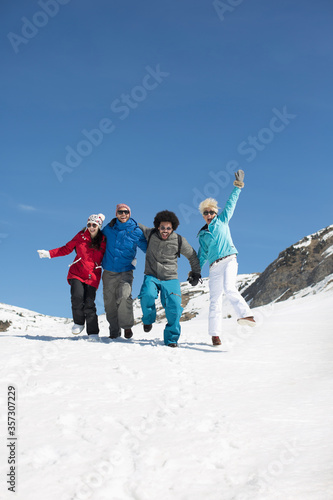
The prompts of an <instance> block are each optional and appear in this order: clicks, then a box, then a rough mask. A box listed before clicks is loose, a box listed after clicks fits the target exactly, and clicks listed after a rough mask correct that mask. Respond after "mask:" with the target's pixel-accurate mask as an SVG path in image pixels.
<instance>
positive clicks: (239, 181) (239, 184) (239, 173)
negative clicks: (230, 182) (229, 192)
mask: <svg viewBox="0 0 333 500" xmlns="http://www.w3.org/2000/svg"><path fill="white" fill-rule="evenodd" d="M244 176H245V174H244V170H237V172H235V177H236V180H235V181H234V186H236V187H238V188H243V187H244V182H243V181H244Z"/></svg>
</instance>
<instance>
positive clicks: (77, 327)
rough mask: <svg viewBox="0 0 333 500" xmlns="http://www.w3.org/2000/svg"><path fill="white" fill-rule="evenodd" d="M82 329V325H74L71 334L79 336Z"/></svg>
mask: <svg viewBox="0 0 333 500" xmlns="http://www.w3.org/2000/svg"><path fill="white" fill-rule="evenodd" d="M83 328H84V325H76V324H75V323H74V325H73V326H72V334H73V335H79V334H80V333H81V332H82V330H83Z"/></svg>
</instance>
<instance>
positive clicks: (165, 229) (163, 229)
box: [160, 226, 172, 231]
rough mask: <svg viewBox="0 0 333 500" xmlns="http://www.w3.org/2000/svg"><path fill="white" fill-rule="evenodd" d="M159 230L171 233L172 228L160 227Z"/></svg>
mask: <svg viewBox="0 0 333 500" xmlns="http://www.w3.org/2000/svg"><path fill="white" fill-rule="evenodd" d="M160 229H161V231H172V227H170V226H168V227H164V226H160Z"/></svg>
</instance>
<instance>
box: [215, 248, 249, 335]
mask: <svg viewBox="0 0 333 500" xmlns="http://www.w3.org/2000/svg"><path fill="white" fill-rule="evenodd" d="M237 271H238V263H237V258H236V255H230V256H229V257H226V258H225V259H222V260H220V261H219V262H217V263H216V264H213V265H212V266H211V267H210V269H209V298H210V303H209V319H208V333H209V335H212V336H214V337H215V336H220V335H221V333H222V294H223V292H224V293H225V295H226V296H227V298H228V299H229V301H230V303H231V304H232V306H233V308H234V309H235V311H236V314H237V316H238V317H239V318H245V317H246V316H252V314H251V310H250V308H249V306H248V305H247V303H246V301H245V300H244V299H243V297H242V296H241V294H240V293H239V291H238V290H237V288H236V277H237Z"/></svg>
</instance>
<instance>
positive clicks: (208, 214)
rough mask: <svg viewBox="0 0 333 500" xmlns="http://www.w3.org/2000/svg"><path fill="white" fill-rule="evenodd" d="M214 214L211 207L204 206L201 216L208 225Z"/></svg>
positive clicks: (213, 209)
mask: <svg viewBox="0 0 333 500" xmlns="http://www.w3.org/2000/svg"><path fill="white" fill-rule="evenodd" d="M216 215H217V213H216V211H215V208H213V207H206V208H205V209H204V210H203V212H202V216H203V218H204V219H205V221H206V223H207V224H208V225H209V224H210V223H211V222H212V220H213V219H214V217H216Z"/></svg>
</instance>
